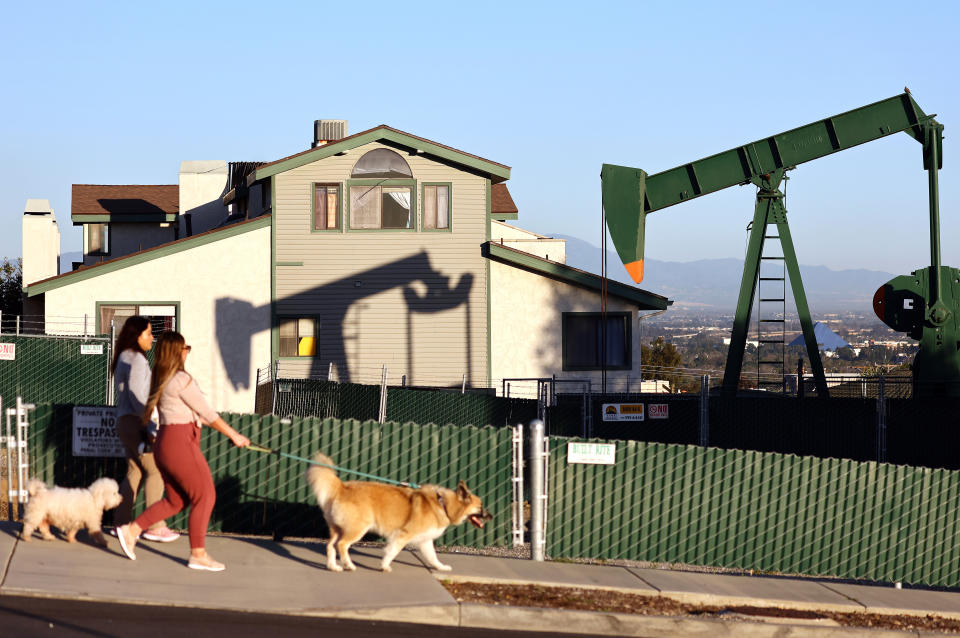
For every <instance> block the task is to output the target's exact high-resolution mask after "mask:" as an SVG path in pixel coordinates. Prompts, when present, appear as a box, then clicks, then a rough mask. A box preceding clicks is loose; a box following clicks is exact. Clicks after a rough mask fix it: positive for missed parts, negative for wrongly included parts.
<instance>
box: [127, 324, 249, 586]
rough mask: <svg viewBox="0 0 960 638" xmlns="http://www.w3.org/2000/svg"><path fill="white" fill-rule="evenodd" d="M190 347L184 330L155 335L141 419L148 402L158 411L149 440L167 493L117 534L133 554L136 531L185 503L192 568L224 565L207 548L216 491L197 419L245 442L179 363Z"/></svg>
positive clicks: (237, 442) (146, 415)
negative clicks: (153, 436) (154, 431)
mask: <svg viewBox="0 0 960 638" xmlns="http://www.w3.org/2000/svg"><path fill="white" fill-rule="evenodd" d="M189 353H190V346H188V345H187V344H186V343H185V341H184V339H183V336H182V335H181V334H180V333H177V332H165V333H163V334H162V335H160V338H159V339H158V340H157V353H156V361H155V363H154V366H153V376H152V377H151V380H150V398H149V400H148V401H147V404H146V406H145V407H144V412H143V414H144V422H146V420H147V419H148V418H149V415H150V413H151V412H152V411H153V408H154V407H156V408H157V410H158V411H159V414H160V434H159V435H158V436H157V442H156V443H155V444H154V447H153V449H154V455H155V458H156V461H157V466H158V467H159V468H160V472H161V473H162V474H163V481H164V486H165V488H166V495H165V496H164V498H163V500H162V501H160V502H158V503H155V504H154V505H153V506H152V507H149V508H147V510H146V511H145V512H144V513H143V514H141V515H140V516H139V517H137V520H135V521H133V522H132V523H130V524H129V525H124V526H123V527H120V528H118V529H117V538H119V539H120V546H121V548H123V552H124V554H126V555H127V557H128V558H130V559H131V560H136V555H135V554H134V553H133V548H134V546H135V545H136V542H137V536H139V534H140V532H141V531H142V530H144V529H146V528H148V527H150V526H151V525H153V524H154V523H155V522H156V521H159V520H161V519H164V518H167V517H168V516H173V515H174V514H176V513H177V512H180V511H181V510H183V509H184V508H185V507H186V506H187V505H188V504H189V505H190V517H189V522H188V527H189V530H190V560H189V562H188V563H187V566H188V567H190V568H191V569H202V570H207V571H213V572H219V571H223V569H224V565H223V563H220V562H217V561H215V560H214V559H213V557H211V556H210V555H209V554H208V553H207V550H206V534H207V526H208V525H209V523H210V513H211V512H212V511H213V504H214V502H215V501H216V498H217V493H216V488H215V487H214V484H213V476H212V475H211V474H210V466H209V465H207V460H206V459H205V458H204V457H203V452H201V451H200V429H201V427H200V426H201V423H203V424H207V425H209V426H210V427H211V428H213V429H214V430H217V431H218V432H220V433H222V434H224V435H226V436H228V437H229V438H230V440H231V441H232V442H233V444H234V445H236V446H237V447H246V446H248V445H250V439H248V438H247V437H245V436H243V435H242V434H240V433H239V432H237V431H236V430H234V429H233V428H232V427H230V425H229V424H228V423H227V422H226V421H224V420H223V419H222V418H220V416H219V415H218V414H217V413H216V412H214V411H213V409H211V408H210V405H209V404H208V403H207V400H206V399H205V398H204V396H203V393H201V392H200V388H199V387H198V386H197V382H196V381H194V379H193V377H191V376H190V375H189V374H188V373H187V371H186V370H185V369H184V364H185V363H186V361H187V355H188V354H189Z"/></svg>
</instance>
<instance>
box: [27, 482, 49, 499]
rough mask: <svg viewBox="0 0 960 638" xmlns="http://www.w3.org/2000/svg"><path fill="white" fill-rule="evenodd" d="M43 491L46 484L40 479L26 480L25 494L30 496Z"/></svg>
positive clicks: (45, 488) (45, 489)
mask: <svg viewBox="0 0 960 638" xmlns="http://www.w3.org/2000/svg"><path fill="white" fill-rule="evenodd" d="M45 491H47V484H46V483H44V482H43V481H41V480H40V479H30V480H29V481H27V494H29V495H30V496H31V497H34V496H36V495H37V494H39V493H40V492H45Z"/></svg>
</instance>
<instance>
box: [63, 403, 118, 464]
mask: <svg viewBox="0 0 960 638" xmlns="http://www.w3.org/2000/svg"><path fill="white" fill-rule="evenodd" d="M73 455H74V456H115V457H117V458H123V457H125V456H126V453H125V452H124V450H123V444H122V443H121V442H120V438H119V437H118V436H117V410H116V408H111V407H101V406H97V407H85V406H76V407H74V408H73Z"/></svg>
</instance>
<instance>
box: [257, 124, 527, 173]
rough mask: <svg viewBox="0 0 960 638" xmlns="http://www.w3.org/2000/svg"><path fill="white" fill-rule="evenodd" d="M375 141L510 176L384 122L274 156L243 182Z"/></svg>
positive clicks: (507, 170) (492, 165) (497, 165)
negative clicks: (293, 153)
mask: <svg viewBox="0 0 960 638" xmlns="http://www.w3.org/2000/svg"><path fill="white" fill-rule="evenodd" d="M378 141H386V142H391V143H393V144H396V145H399V146H403V147H405V148H409V149H410V150H411V151H414V152H416V153H423V154H424V155H431V156H434V157H437V158H439V159H442V160H445V161H448V162H453V163H455V164H459V165H461V166H465V167H468V168H471V169H473V170H475V171H477V172H480V173H482V174H485V175H487V176H489V177H490V179H491V180H492V181H493V182H495V183H499V182H503V181H506V180H508V179H510V167H509V166H506V165H504V164H500V163H498V162H494V161H491V160H488V159H484V158H482V157H479V156H477V155H472V154H470V153H465V152H464V151H460V150H457V149H455V148H453V147H450V146H446V145H444V144H439V143H437V142H432V141H430V140H428V139H424V138H422V137H417V136H416V135H411V134H410V133H406V132H404V131H400V130H397V129H395V128H391V127H389V126H387V125H386V124H381V125H380V126H376V127H374V128H372V129H368V130H366V131H362V132H360V133H356V134H354V135H350V136H348V137H344V138H343V139H339V140H336V141H333V142H330V143H328V144H324V145H323V146H318V147H316V148H311V149H308V150H306V151H303V152H300V153H297V154H295V155H290V156H288V157H284V158H282V159H279V160H276V161H275V162H270V163H267V164H264V165H263V166H260V167H258V168H257V170H256V171H255V172H253V173H251V174H250V177H249V178H248V180H247V183H248V184H250V183H252V182H254V181H258V180H261V179H265V178H267V177H270V176H271V175H276V174H278V173H283V172H284V171H289V170H291V169H294V168H298V167H300V166H305V165H306V164H310V163H312V162H315V161H317V160H320V159H323V158H325V157H330V156H332V155H337V154H339V153H343V152H345V151H348V150H350V149H353V148H357V147H358V146H363V145H364V144H369V143H370V142H378Z"/></svg>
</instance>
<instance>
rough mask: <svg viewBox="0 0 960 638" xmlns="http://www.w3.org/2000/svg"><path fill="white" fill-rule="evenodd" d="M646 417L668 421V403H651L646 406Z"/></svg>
mask: <svg viewBox="0 0 960 638" xmlns="http://www.w3.org/2000/svg"><path fill="white" fill-rule="evenodd" d="M647 415H648V416H649V417H650V418H651V419H669V418H670V404H669V403H651V404H650V405H648V406H647Z"/></svg>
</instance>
